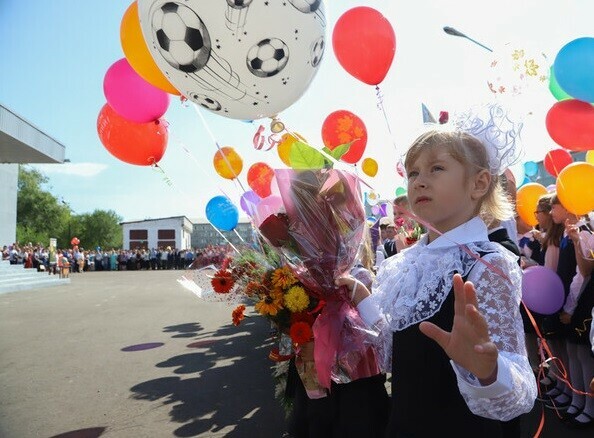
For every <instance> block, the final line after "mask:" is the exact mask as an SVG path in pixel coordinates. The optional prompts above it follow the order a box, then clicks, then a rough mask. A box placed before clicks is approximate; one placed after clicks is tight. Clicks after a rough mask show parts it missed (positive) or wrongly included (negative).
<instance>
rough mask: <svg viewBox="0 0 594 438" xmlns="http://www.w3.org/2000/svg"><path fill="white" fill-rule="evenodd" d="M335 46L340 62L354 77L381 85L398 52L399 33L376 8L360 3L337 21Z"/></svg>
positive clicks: (333, 37) (333, 35) (333, 36)
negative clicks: (395, 31) (397, 37)
mask: <svg viewBox="0 0 594 438" xmlns="http://www.w3.org/2000/svg"><path fill="white" fill-rule="evenodd" d="M332 47H333V48H334V53H335V54H336V58H338V62H339V63H340V65H342V67H343V68H344V69H345V70H346V71H347V72H348V73H349V74H350V75H352V76H354V77H355V78H357V79H359V80H360V81H362V82H364V83H366V84H369V85H378V84H379V83H380V82H382V81H383V80H384V78H385V77H386V75H387V74H388V70H390V66H391V65H392V61H393V60H394V54H395V52H396V35H395V34H394V29H393V28H392V25H391V24H390V22H389V21H388V19H387V18H386V17H384V16H383V15H382V14H381V13H380V12H378V11H376V10H375V9H373V8H369V7H366V6H359V7H356V8H352V9H350V10H348V11H346V12H345V13H344V14H342V16H341V17H340V18H339V19H338V21H337V22H336V25H335V26H334V31H333V33H332Z"/></svg>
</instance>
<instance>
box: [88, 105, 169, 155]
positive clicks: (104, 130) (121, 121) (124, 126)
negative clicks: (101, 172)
mask: <svg viewBox="0 0 594 438" xmlns="http://www.w3.org/2000/svg"><path fill="white" fill-rule="evenodd" d="M97 132H98V133H99V138H100V139H101V143H103V146H105V149H107V151H108V152H109V153H110V154H112V155H113V156H114V157H116V158H118V159H120V160H122V161H124V162H126V163H129V164H136V165H138V166H150V165H151V164H154V163H158V162H159V160H161V158H163V154H164V153H165V149H166V148H167V138H168V132H167V123H166V122H165V120H164V119H159V120H156V121H154V122H150V123H134V122H130V121H128V120H126V119H125V118H123V117H122V116H120V115H119V114H118V113H116V112H115V111H114V110H113V108H112V107H110V106H109V104H105V105H103V108H101V112H100V113H99V117H98V118H97Z"/></svg>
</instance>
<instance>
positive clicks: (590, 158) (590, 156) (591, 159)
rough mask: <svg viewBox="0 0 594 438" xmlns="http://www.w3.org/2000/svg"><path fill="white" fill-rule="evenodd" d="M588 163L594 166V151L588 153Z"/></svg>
mask: <svg viewBox="0 0 594 438" xmlns="http://www.w3.org/2000/svg"><path fill="white" fill-rule="evenodd" d="M585 160H586V163H590V164H594V151H588V152H586V158H585Z"/></svg>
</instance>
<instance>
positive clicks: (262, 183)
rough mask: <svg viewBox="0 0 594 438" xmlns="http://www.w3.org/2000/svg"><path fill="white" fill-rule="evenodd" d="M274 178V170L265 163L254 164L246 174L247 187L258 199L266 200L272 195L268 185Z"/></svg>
mask: <svg viewBox="0 0 594 438" xmlns="http://www.w3.org/2000/svg"><path fill="white" fill-rule="evenodd" d="M273 177H274V170H272V168H271V167H270V166H269V165H268V164H266V163H261V162H260V163H254V164H252V166H251V167H250V168H249V170H248V173H247V181H248V185H249V186H250V187H251V189H252V190H253V191H254V192H255V193H256V195H258V196H259V197H260V198H262V199H264V198H267V197H268V196H270V195H271V194H272V190H271V188H270V185H271V183H272V178H273Z"/></svg>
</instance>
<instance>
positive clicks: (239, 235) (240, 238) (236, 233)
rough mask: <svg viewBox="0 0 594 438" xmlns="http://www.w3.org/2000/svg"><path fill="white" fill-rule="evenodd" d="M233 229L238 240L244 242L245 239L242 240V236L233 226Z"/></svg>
mask: <svg viewBox="0 0 594 438" xmlns="http://www.w3.org/2000/svg"><path fill="white" fill-rule="evenodd" d="M233 231H234V232H235V235H236V236H237V237H239V240H241V241H242V242H243V243H245V240H243V237H241V234H239V233H238V232H237V230H236V229H235V228H233Z"/></svg>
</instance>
